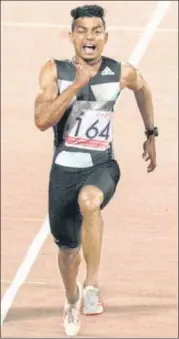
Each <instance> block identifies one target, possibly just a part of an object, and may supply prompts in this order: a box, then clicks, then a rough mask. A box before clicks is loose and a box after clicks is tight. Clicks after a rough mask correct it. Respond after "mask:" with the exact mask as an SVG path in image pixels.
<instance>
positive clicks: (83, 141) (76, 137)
mask: <svg viewBox="0 0 179 339" xmlns="http://www.w3.org/2000/svg"><path fill="white" fill-rule="evenodd" d="M111 114H112V112H106V111H97V110H90V109H88V110H85V109H84V110H81V111H79V110H78V112H77V111H75V110H74V111H72V113H71V115H70V117H69V119H68V121H67V123H66V126H65V131H64V139H65V145H66V146H70V147H77V148H84V149H91V150H100V151H102V150H105V149H107V148H108V147H109V143H110V142H111V140H112V132H111Z"/></svg>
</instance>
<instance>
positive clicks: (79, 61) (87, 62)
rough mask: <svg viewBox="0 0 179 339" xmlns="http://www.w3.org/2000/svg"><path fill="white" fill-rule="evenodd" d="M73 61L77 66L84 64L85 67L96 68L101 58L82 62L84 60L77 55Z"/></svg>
mask: <svg viewBox="0 0 179 339" xmlns="http://www.w3.org/2000/svg"><path fill="white" fill-rule="evenodd" d="M73 60H74V61H75V62H76V63H78V64H83V65H84V64H85V65H89V66H97V65H99V64H100V63H101V60H102V56H101V55H100V56H99V57H98V58H96V59H93V60H84V59H82V58H80V57H79V56H78V55H75V57H74V58H73Z"/></svg>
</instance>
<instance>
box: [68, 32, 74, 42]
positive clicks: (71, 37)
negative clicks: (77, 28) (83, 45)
mask: <svg viewBox="0 0 179 339" xmlns="http://www.w3.org/2000/svg"><path fill="white" fill-rule="evenodd" d="M69 39H70V42H71V43H73V32H69Z"/></svg>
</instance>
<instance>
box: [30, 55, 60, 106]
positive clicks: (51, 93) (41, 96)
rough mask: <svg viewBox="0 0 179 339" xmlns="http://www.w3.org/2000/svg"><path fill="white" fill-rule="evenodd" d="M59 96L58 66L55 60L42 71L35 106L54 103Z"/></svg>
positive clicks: (48, 63)
mask: <svg viewBox="0 0 179 339" xmlns="http://www.w3.org/2000/svg"><path fill="white" fill-rule="evenodd" d="M57 96H58V85H57V74H56V66H55V63H54V62H53V60H49V61H48V62H47V63H46V64H45V65H44V66H43V67H42V69H41V71H40V75H39V92H38V94H37V97H36V100H35V105H36V106H37V105H39V104H43V103H45V102H49V101H53V100H55V99H56V97H57Z"/></svg>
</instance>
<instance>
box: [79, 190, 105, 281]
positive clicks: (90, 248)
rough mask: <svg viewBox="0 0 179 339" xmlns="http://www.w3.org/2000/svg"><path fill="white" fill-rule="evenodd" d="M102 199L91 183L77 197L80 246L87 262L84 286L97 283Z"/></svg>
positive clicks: (101, 194)
mask: <svg viewBox="0 0 179 339" xmlns="http://www.w3.org/2000/svg"><path fill="white" fill-rule="evenodd" d="M103 199H104V195H103V192H102V191H101V190H100V189H99V188H97V187H95V186H92V185H87V186H85V187H83V188H82V190H81V191H80V193H79V197H78V203H79V206H80V211H81V214H82V216H83V224H82V248H83V253H84V258H85V261H86V264H87V273H86V279H85V282H84V285H85V286H89V285H90V286H97V285H98V269H99V263H100V256H101V244H102V235H103V220H102V216H101V211H100V206H101V204H102V202H103Z"/></svg>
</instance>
